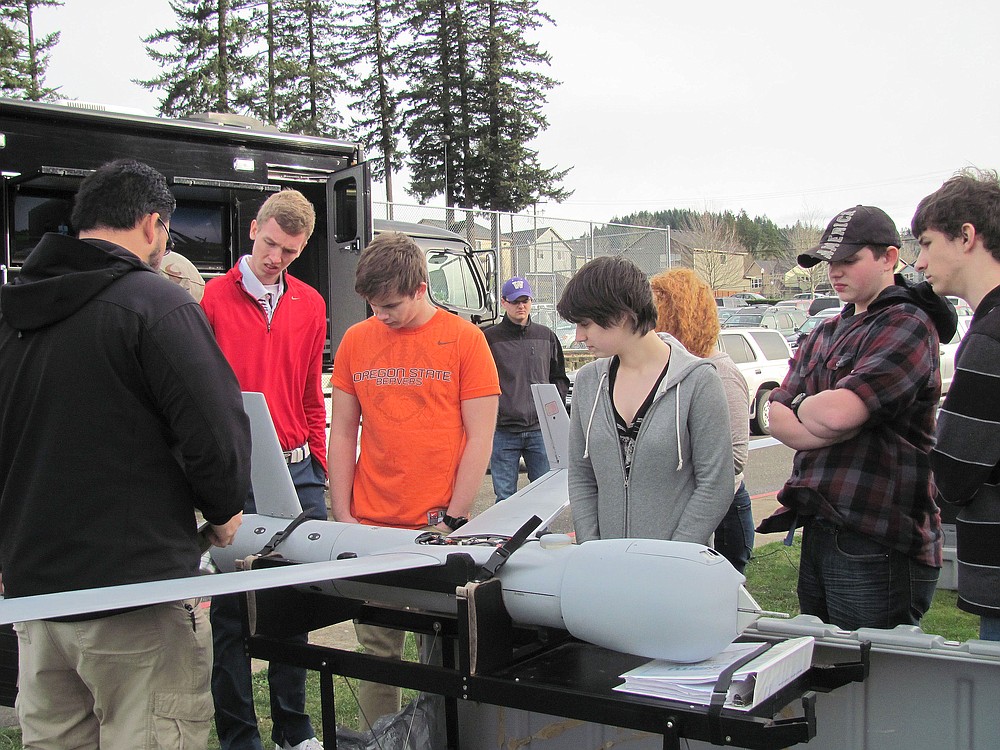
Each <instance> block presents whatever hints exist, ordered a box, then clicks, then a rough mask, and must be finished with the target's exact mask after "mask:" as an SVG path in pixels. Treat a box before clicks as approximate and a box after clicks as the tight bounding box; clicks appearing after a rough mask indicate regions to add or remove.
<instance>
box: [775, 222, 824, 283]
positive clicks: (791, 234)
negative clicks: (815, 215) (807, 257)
mask: <svg viewBox="0 0 1000 750" xmlns="http://www.w3.org/2000/svg"><path fill="white" fill-rule="evenodd" d="M822 236H823V230H822V228H820V227H819V226H817V225H816V224H815V223H813V221H811V220H809V219H807V220H804V221H803V220H800V221H797V222H795V224H794V225H793V226H790V227H788V228H786V229H785V239H786V240H787V241H788V254H787V257H786V258H785V259H784V260H786V261H787V263H788V270H791V269H793V268H799V266H798V257H799V255H801V254H802V253H804V252H806V251H807V250H811V249H812V248H814V247H816V245H818V244H819V239H820V237H822ZM826 267H827V264H826V263H817V264H816V265H815V266H813V267H812V268H799V271H801V272H802V273H803V274H804V276H803V278H804V280H805V281H806V282H807V284H808V287H809V291H810V292H814V291H816V287H817V286H819V285H820V284H826V283H827V275H826Z"/></svg>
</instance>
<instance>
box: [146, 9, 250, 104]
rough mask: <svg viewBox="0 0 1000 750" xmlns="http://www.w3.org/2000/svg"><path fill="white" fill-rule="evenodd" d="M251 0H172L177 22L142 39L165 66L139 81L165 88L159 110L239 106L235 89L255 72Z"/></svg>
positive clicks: (147, 85)
mask: <svg viewBox="0 0 1000 750" xmlns="http://www.w3.org/2000/svg"><path fill="white" fill-rule="evenodd" d="M250 5H251V3H250V2H248V1H247V0H171V2H170V8H171V10H173V11H174V15H175V16H176V17H177V27H176V28H173V29H167V30H162V31H156V32H155V33H153V34H151V35H150V36H148V37H146V38H144V39H143V42H144V43H145V44H146V54H147V55H149V56H150V58H151V59H152V60H153V61H155V62H156V63H158V64H159V65H160V67H161V69H162V72H161V73H160V75H159V76H157V77H155V78H151V79H149V80H146V81H136V83H138V84H140V85H141V86H144V87H146V88H147V89H149V90H150V91H162V92H163V98H162V99H160V103H159V107H158V109H159V111H160V114H164V115H173V116H177V115H184V114H188V113H191V112H206V111H214V112H233V111H235V106H234V103H235V100H236V92H237V91H238V90H239V89H240V87H241V86H242V85H243V83H244V81H245V80H246V79H247V78H248V77H250V75H251V73H252V64H251V57H250V55H249V53H248V40H249V34H250V20H249V19H250V13H249V7H250ZM157 45H160V46H161V47H162V46H165V49H158V47H157Z"/></svg>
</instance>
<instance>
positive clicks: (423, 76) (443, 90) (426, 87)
mask: <svg viewBox="0 0 1000 750" xmlns="http://www.w3.org/2000/svg"><path fill="white" fill-rule="evenodd" d="M416 5H417V13H416V15H415V18H414V27H415V28H416V29H417V39H416V42H415V44H414V45H413V48H412V53H411V59H410V68H409V82H410V90H409V92H408V94H407V97H406V98H407V99H408V101H409V104H410V109H409V110H408V112H407V113H406V117H405V118H404V119H405V122H406V124H405V126H404V130H405V133H406V135H407V137H408V139H409V141H410V159H409V162H408V164H409V166H410V170H411V173H412V179H411V182H410V187H409V191H410V192H411V193H412V194H413V195H415V196H416V197H417V198H418V199H420V200H421V201H424V200H427V199H429V198H430V197H432V196H433V195H435V194H439V193H441V192H443V189H444V188H445V187H446V188H447V195H446V202H447V204H448V205H461V206H465V207H468V208H472V207H480V208H488V209H493V210H498V211H520V210H521V209H523V208H525V207H526V206H529V205H531V204H532V203H533V202H535V201H537V200H538V198H539V197H542V196H544V197H547V198H550V199H552V200H556V201H559V200H563V199H565V198H566V197H568V195H569V193H568V192H567V191H565V190H563V189H562V188H560V187H559V186H558V182H559V181H560V180H561V179H562V178H563V177H564V176H565V175H566V173H567V172H568V171H569V170H563V171H557V170H555V169H546V168H544V167H542V166H541V164H540V162H539V159H538V154H537V153H536V152H534V151H532V150H531V149H529V148H528V147H527V144H528V143H529V142H530V141H531V140H532V139H533V138H535V137H536V136H537V135H538V133H539V132H541V130H542V129H543V128H544V127H545V126H546V125H547V122H546V120H545V118H544V116H543V115H542V114H541V110H542V107H543V105H544V103H545V94H544V92H545V91H547V90H548V89H550V88H552V87H553V86H554V85H555V83H556V82H555V81H554V80H552V79H551V78H549V77H547V76H545V75H544V74H542V73H540V72H539V71H538V67H539V66H541V65H547V64H548V62H549V56H548V55H547V54H546V53H544V52H542V51H541V50H540V48H539V47H538V45H537V44H533V43H529V42H528V41H527V40H526V39H525V34H526V33H527V32H528V31H530V30H532V29H535V28H538V27H539V26H540V25H541V24H542V23H546V22H551V19H550V18H549V17H548V16H547V15H545V14H544V13H542V12H540V11H539V10H538V9H537V2H536V0H418V2H417V4H416ZM446 150H447V164H445V163H444V154H445V151H446ZM446 175H447V178H448V180H447V186H445V185H444V182H445V179H444V178H445V176H446Z"/></svg>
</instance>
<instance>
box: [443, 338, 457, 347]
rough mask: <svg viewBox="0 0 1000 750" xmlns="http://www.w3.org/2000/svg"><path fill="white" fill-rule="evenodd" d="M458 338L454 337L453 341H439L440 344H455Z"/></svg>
mask: <svg viewBox="0 0 1000 750" xmlns="http://www.w3.org/2000/svg"><path fill="white" fill-rule="evenodd" d="M456 341H458V339H452V340H451V341H438V346H444V345H445V344H454V343H455V342H456Z"/></svg>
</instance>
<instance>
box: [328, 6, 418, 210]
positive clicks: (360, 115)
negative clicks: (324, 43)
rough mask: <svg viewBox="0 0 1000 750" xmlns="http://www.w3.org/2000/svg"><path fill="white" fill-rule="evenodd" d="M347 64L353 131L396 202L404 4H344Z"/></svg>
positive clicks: (375, 173) (388, 198) (388, 195)
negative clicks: (393, 187) (393, 180)
mask: <svg viewBox="0 0 1000 750" xmlns="http://www.w3.org/2000/svg"><path fill="white" fill-rule="evenodd" d="M340 7H341V9H342V15H341V19H342V25H341V27H340V34H341V39H342V42H343V47H342V51H341V58H342V61H343V64H344V65H345V66H346V67H347V68H348V69H351V70H353V71H355V74H354V75H353V76H352V77H351V80H350V82H349V83H348V91H349V93H350V95H351V97H352V99H351V101H350V103H349V107H350V109H351V111H352V112H353V113H354V117H353V118H352V122H351V133H352V135H353V137H355V138H358V139H359V140H360V141H361V143H362V144H364V146H365V149H366V151H368V153H371V154H375V155H376V157H377V158H376V159H375V160H373V161H372V176H373V177H375V179H377V180H381V181H383V182H384V184H385V195H386V201H388V202H389V203H392V200H393V193H392V175H393V172H395V171H398V170H399V169H400V168H401V167H402V165H403V158H402V157H403V154H402V153H401V152H400V147H399V134H400V132H401V131H402V116H401V107H400V95H399V87H400V85H401V76H402V73H403V66H402V64H401V62H402V59H403V56H404V54H403V49H402V48H401V46H400V38H401V35H402V33H403V31H404V27H403V19H402V12H403V11H402V2H401V1H400V0H353V1H350V2H348V1H345V2H341V3H340Z"/></svg>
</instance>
